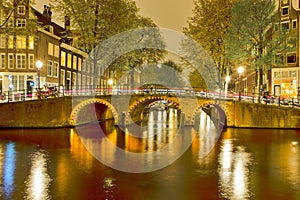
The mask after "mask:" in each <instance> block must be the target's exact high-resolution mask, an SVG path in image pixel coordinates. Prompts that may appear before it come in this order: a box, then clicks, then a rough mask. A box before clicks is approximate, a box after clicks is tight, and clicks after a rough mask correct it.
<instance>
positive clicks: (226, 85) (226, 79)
mask: <svg viewBox="0 0 300 200" xmlns="http://www.w3.org/2000/svg"><path fill="white" fill-rule="evenodd" d="M229 81H230V76H228V75H227V76H226V77H225V99H227V91H228V83H229Z"/></svg>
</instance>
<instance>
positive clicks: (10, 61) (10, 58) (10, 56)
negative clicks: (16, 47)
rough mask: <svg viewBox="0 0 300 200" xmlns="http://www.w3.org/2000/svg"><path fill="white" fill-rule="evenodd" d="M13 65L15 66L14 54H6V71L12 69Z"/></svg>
mask: <svg viewBox="0 0 300 200" xmlns="http://www.w3.org/2000/svg"><path fill="white" fill-rule="evenodd" d="M14 65H15V62H14V54H12V53H10V54H8V69H13V68H14Z"/></svg>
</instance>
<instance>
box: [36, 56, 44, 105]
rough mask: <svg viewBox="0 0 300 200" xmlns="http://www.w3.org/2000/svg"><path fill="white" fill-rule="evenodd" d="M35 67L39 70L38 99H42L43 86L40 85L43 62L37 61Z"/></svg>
mask: <svg viewBox="0 0 300 200" xmlns="http://www.w3.org/2000/svg"><path fill="white" fill-rule="evenodd" d="M35 66H36V68H37V74H38V98H39V99H40V98H41V86H40V85H41V84H40V81H41V68H42V67H43V62H42V61H40V60H37V61H36V63H35Z"/></svg>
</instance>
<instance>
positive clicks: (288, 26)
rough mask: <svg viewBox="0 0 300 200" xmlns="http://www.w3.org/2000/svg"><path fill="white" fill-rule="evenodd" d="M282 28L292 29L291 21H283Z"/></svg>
mask: <svg viewBox="0 0 300 200" xmlns="http://www.w3.org/2000/svg"><path fill="white" fill-rule="evenodd" d="M281 29H282V30H289V29H290V22H289V21H287V22H282V23H281Z"/></svg>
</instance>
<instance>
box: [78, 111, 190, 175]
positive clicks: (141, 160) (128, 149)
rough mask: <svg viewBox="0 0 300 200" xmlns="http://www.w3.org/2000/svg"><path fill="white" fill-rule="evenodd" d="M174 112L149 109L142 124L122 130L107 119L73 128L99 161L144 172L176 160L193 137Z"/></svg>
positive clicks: (116, 167)
mask: <svg viewBox="0 0 300 200" xmlns="http://www.w3.org/2000/svg"><path fill="white" fill-rule="evenodd" d="M176 115H177V112H176V111H175V110H174V109H169V110H168V112H167V111H165V110H158V111H156V110H155V111H153V112H150V114H149V116H150V118H149V121H148V124H147V125H146V126H141V127H139V126H128V127H126V131H125V132H123V131H122V130H120V129H118V128H112V127H114V126H113V125H111V126H110V125H107V123H109V122H105V123H101V124H100V126H99V125H98V124H94V125H88V126H81V127H78V128H77V132H78V133H79V136H80V137H81V139H82V142H83V143H84V145H85V146H86V148H87V149H88V151H89V152H90V153H91V154H92V155H93V156H94V157H95V158H97V159H98V160H100V161H101V162H102V163H104V164H106V165H108V166H110V167H112V168H115V169H118V170H121V171H126V172H134V173H138V172H148V171H153V170H157V169H160V168H162V167H165V166H167V165H169V164H171V163H172V162H173V161H175V160H177V159H178V158H179V157H180V156H181V155H182V154H183V153H184V152H185V151H186V150H187V149H188V147H189V146H190V145H191V143H192V140H193V138H194V137H195V133H194V132H193V131H191V130H190V129H191V128H184V129H179V127H178V126H177V125H178V121H177V118H178V117H177V116H176ZM169 116H171V117H172V119H173V120H172V121H169V120H168V118H169ZM86 132H88V134H86ZM137 136H140V137H137ZM132 170H137V171H132Z"/></svg>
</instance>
